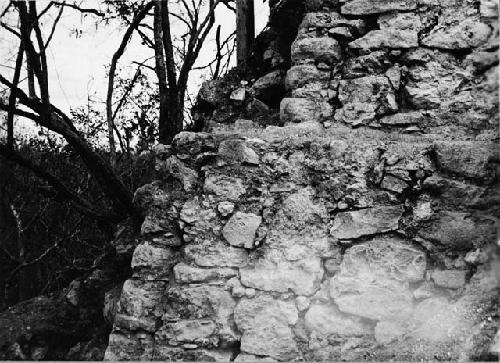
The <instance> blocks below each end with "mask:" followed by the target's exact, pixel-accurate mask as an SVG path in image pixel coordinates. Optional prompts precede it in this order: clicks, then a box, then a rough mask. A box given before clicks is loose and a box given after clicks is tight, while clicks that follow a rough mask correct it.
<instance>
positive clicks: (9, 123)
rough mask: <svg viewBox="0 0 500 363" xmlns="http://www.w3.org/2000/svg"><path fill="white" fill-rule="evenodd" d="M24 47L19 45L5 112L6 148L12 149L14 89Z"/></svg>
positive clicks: (17, 80) (19, 74)
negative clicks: (7, 106) (7, 107)
mask: <svg viewBox="0 0 500 363" xmlns="http://www.w3.org/2000/svg"><path fill="white" fill-rule="evenodd" d="M23 54H24V46H23V42H22V41H21V43H20V44H19V51H18V52H17V59H16V69H15V70H14V79H13V80H12V87H11V89H10V95H9V109H8V111H7V147H8V148H10V149H13V148H14V111H15V109H16V88H17V85H18V84H19V78H20V76H21V65H22V63H23Z"/></svg>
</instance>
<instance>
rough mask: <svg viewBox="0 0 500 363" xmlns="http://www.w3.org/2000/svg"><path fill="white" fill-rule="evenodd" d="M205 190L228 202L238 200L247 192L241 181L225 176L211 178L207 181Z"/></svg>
mask: <svg viewBox="0 0 500 363" xmlns="http://www.w3.org/2000/svg"><path fill="white" fill-rule="evenodd" d="M203 189H204V190H205V192H207V193H213V194H215V195H216V196H218V197H221V198H225V199H228V200H238V198H239V197H240V196H241V195H242V194H244V193H245V191H246V187H245V185H244V184H243V181H242V180H241V179H239V178H234V177H230V176H225V175H220V176H209V177H208V178H206V179H205V185H204V186H203Z"/></svg>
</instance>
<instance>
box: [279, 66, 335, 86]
mask: <svg viewBox="0 0 500 363" xmlns="http://www.w3.org/2000/svg"><path fill="white" fill-rule="evenodd" d="M329 80H330V72H324V71H320V70H319V69H318V68H316V66H315V65H311V64H300V65H295V66H292V67H291V68H290V69H289V70H288V72H287V73H286V79H285V85H286V88H287V89H289V90H290V89H295V88H300V87H304V86H306V85H308V86H309V85H311V84H317V85H318V86H319V87H322V88H324V87H327V86H328V81H329Z"/></svg>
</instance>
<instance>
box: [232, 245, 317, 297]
mask: <svg viewBox="0 0 500 363" xmlns="http://www.w3.org/2000/svg"><path fill="white" fill-rule="evenodd" d="M272 252H273V251H270V252H268V253H269V254H270V253H272ZM240 274H241V283H242V284H243V285H245V286H248V287H253V288H255V289H258V290H264V291H273V292H287V291H288V290H289V289H290V290H292V291H294V292H295V293H296V294H298V295H311V294H312V293H314V290H315V286H316V285H318V284H319V282H320V280H321V277H322V276H323V269H322V266H321V259H320V258H319V257H314V256H304V257H303V258H300V259H298V260H296V261H287V260H285V259H284V258H283V257H277V258H273V257H271V256H269V255H266V256H265V257H263V258H261V259H259V260H258V261H257V262H255V263H254V265H253V266H246V267H244V268H241V269H240Z"/></svg>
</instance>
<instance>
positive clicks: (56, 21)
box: [39, 6, 64, 49]
mask: <svg viewBox="0 0 500 363" xmlns="http://www.w3.org/2000/svg"><path fill="white" fill-rule="evenodd" d="M63 11H64V6H61V8H60V9H59V13H58V14H57V17H56V18H55V20H54V23H53V24H52V29H51V30H50V35H49V37H48V38H47V41H46V42H45V45H44V48H45V49H46V48H47V47H48V46H49V43H50V41H51V40H52V37H53V36H54V32H55V30H56V26H57V23H59V20H60V19H61V15H62V13H63ZM39 18H40V17H39Z"/></svg>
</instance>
